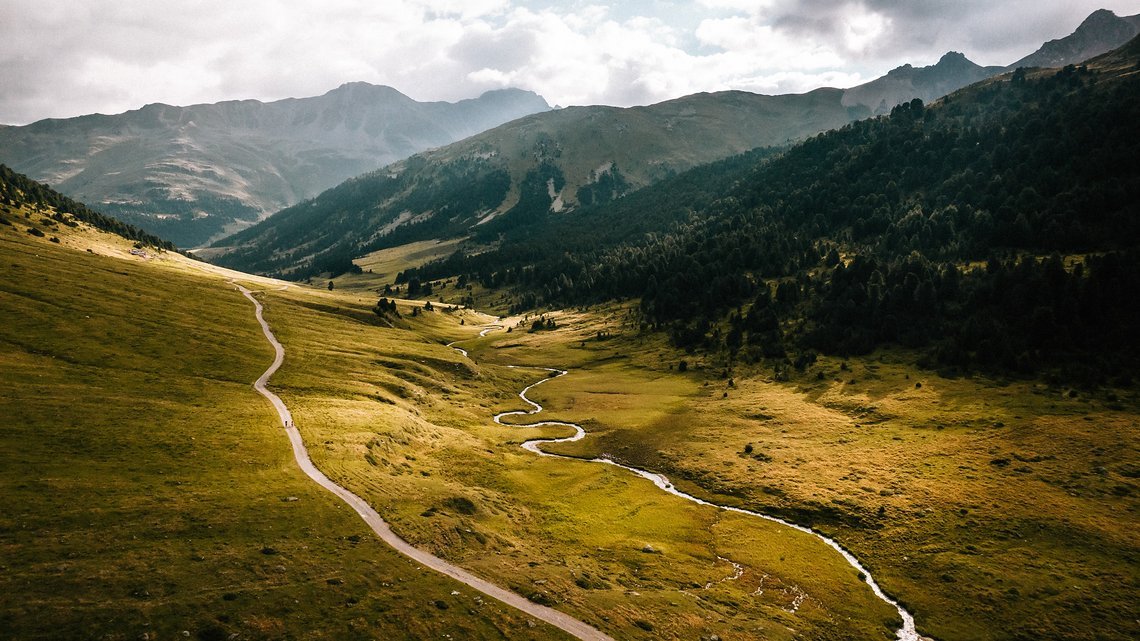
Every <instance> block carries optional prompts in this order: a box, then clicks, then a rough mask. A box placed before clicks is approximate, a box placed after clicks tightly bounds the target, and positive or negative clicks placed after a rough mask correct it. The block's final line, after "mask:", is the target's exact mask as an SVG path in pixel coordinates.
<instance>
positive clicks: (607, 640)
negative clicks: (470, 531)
mask: <svg viewBox="0 0 1140 641" xmlns="http://www.w3.org/2000/svg"><path fill="white" fill-rule="evenodd" d="M235 287H237V288H238V290H240V291H241V293H242V294H244V295H245V297H246V298H248V299H249V300H250V301H252V302H253V306H254V314H255V315H256V316H257V322H258V323H260V324H261V331H262V332H263V333H264V334H265V338H266V339H267V340H268V341H269V343H270V344H271V345H273V350H274V352H275V353H276V356H274V358H273V364H272V365H270V366H269V369H267V370H265V373H264V374H262V375H261V376H260V377H258V379H257V381H256V382H254V384H253V387H254V389H256V390H257V391H258V392H259V393H261V395H262V396H264V397H265V398H267V399H269V402H270V403H272V404H273V408H274V409H276V410H277V415H278V417H279V418H280V419H281V424H282V426H284V427H285V433H286V434H288V436H289V442H290V443H291V444H292V445H293V456H294V458H296V459H297V465H299V466H300V467H301V470H302V471H303V472H304V473H305V474H307V475H308V476H309V478H311V479H313V480H314V481H316V482H317V484H318V485H320V486H321V487H323V488H325V489H326V490H328V491H330V492H332V493H333V494H335V495H337V496H338V497H340V499H341V500H342V501H344V502H345V503H347V504H348V505H349V507H351V508H352V509H353V510H356V513H357V514H359V515H360V518H362V519H364V522H365V523H367V524H368V526H369V527H371V528H372V531H373V532H375V533H376V534H377V536H379V537H380V538H381V539H383V540H384V542H385V543H387V544H388V545H390V546H392V547H393V548H395V550H396V551H397V552H399V553H400V554H403V555H404V556H407V557H408V558H410V559H412V560H414V561H416V562H417V563H419V564H421V565H423V566H424V567H427V568H431V569H432V570H435V571H436V572H439V573H441V574H446V575H447V576H449V577H451V578H453V579H455V580H456V581H459V582H460V583H463V584H464V585H467V586H468V587H470V588H473V589H475V590H478V591H480V592H482V593H483V594H486V595H487V596H489V597H492V598H494V599H497V600H499V601H502V602H503V603H505V604H507V605H509V606H511V607H514V608H516V609H518V610H521V611H522V612H524V613H526V614H528V615H530V616H532V617H534V618H535V619H539V620H541V621H545V622H547V623H549V624H550V625H553V626H555V627H557V628H560V629H561V630H564V631H565V632H567V633H569V634H571V635H573V636H574V637H576V638H578V639H582V640H583V641H613V638H612V637H610V636H608V635H606V634H605V633H603V632H601V631H599V630H598V629H596V628H594V627H593V626H590V625H588V624H586V623H584V622H582V621H579V620H578V619H575V618H574V617H572V616H570V615H568V614H565V613H562V612H559V611H558V610H554V609H552V608H548V607H546V606H542V605H538V604H537V603H532V602H531V601H528V600H527V599H526V598H525V597H523V596H520V595H518V594H515V593H514V592H511V591H509V590H506V589H504V588H501V587H499V586H497V585H495V584H493V583H491V582H489V581H486V580H484V579H481V578H479V577H477V576H475V575H474V574H471V573H470V572H467V571H466V570H464V569H462V568H459V567H457V566H454V565H452V564H450V563H448V562H447V561H444V560H443V559H441V558H439V557H437V556H433V555H431V554H428V553H427V552H424V551H423V550H420V549H418V548H416V547H413V546H412V545H411V544H410V543H408V542H407V541H405V540H403V539H401V538H400V537H398V536H396V534H395V533H394V532H392V529H391V528H390V527H388V524H387V523H386V522H385V521H384V519H383V518H381V517H380V514H379V513H377V512H376V510H374V509H372V506H370V505H368V503H367V502H365V501H364V499H362V498H360V497H359V496H357V495H355V494H353V493H352V492H349V491H348V490H346V489H345V488H343V487H341V486H339V485H337V484H336V483H333V482H332V481H331V480H330V479H329V478H328V477H327V476H325V475H324V473H323V472H321V471H320V470H318V469H317V468H316V466H315V465H313V462H312V460H310V459H309V452H308V450H306V449H305V443H304V441H302V440H301V433H300V432H299V431H297V428H296V426H295V425H294V424H293V415H292V414H290V412H289V408H288V407H286V406H285V403H284V402H283V401H282V400H281V398H280V397H278V396H277V395H276V394H274V393H273V392H271V391H269V390H268V389H266V387H265V384H266V383H267V382H268V381H269V378H270V377H271V376H273V374H274V372H276V371H277V369H278V368H280V367H281V363H282V362H284V360H285V348H284V347H282V345H281V343H280V342H279V341H278V340H277V337H276V336H274V335H273V332H272V331H270V329H269V324H268V323H267V322H265V318H264V316H263V315H262V307H261V302H260V301H258V300H257V299H256V298H254V297H253V292H251V291H250V290H248V289H246V288H245V287H242V286H241V285H237V284H236V283H235Z"/></svg>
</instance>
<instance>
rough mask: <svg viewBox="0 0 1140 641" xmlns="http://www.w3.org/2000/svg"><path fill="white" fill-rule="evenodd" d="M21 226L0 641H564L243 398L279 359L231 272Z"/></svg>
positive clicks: (3, 244) (6, 286) (6, 429)
mask: <svg viewBox="0 0 1140 641" xmlns="http://www.w3.org/2000/svg"><path fill="white" fill-rule="evenodd" d="M33 216H34V217H33V218H28V219H24V218H23V217H20V218H17V219H16V222H17V225H18V227H16V228H13V227H10V226H3V227H0V256H2V259H3V269H0V317H2V318H3V319H4V322H3V323H0V386H2V388H3V390H4V392H3V394H0V415H2V416H3V417H4V423H3V427H2V428H0V469H3V470H4V471H5V473H4V474H3V475H0V547H2V549H3V554H2V555H0V565H2V571H0V593H2V594H3V596H0V629H3V633H2V635H0V636H3V637H4V638H10V639H53V640H54V639H130V640H134V639H142V638H150V639H169V638H176V637H177V638H182V637H183V636H190V637H191V638H198V639H227V638H242V639H337V640H339V639H376V638H384V639H401V638H406V639H424V638H446V637H447V635H450V637H451V638H483V639H503V638H511V639H514V638H531V639H553V638H565V637H564V635H562V634H561V633H560V632H557V631H554V630H552V629H550V628H548V627H547V626H545V625H535V623H534V622H533V621H528V620H527V618H526V617H524V616H522V615H520V614H519V613H518V612H516V611H514V610H512V609H510V608H507V607H505V606H502V605H500V604H498V603H497V602H495V601H492V600H489V599H487V600H484V599H481V598H478V596H477V594H476V593H474V592H473V591H472V590H470V589H467V588H465V587H464V586H461V585H459V584H457V583H455V582H454V581H451V580H449V579H445V578H443V577H441V576H439V575H436V574H434V573H431V572H427V571H425V570H423V569H421V568H419V567H417V566H416V565H415V564H413V563H410V562H409V561H407V560H406V559H405V558H404V557H402V556H399V555H398V554H396V553H395V552H393V551H391V550H390V549H389V548H387V547H386V546H385V545H383V544H382V543H380V542H379V541H378V540H377V539H376V538H375V537H374V536H372V534H371V532H370V531H369V530H368V529H367V527H366V526H365V525H364V524H363V522H362V521H360V519H359V518H358V517H357V516H356V515H355V513H353V512H352V511H351V510H349V509H348V508H347V507H345V506H343V505H341V504H340V503H339V501H338V500H337V499H335V498H334V497H333V496H332V495H331V494H328V493H326V492H325V491H324V490H322V489H320V488H318V487H317V486H316V485H315V484H313V483H312V482H311V481H310V480H309V479H308V478H307V477H305V476H304V475H303V474H302V473H301V472H300V471H299V470H298V469H297V467H296V464H295V462H294V461H293V458H292V453H291V451H290V450H289V447H288V442H287V440H286V438H285V436H284V434H282V433H281V430H280V427H279V426H278V425H277V424H276V418H275V415H274V414H273V413H272V411H271V409H270V407H269V405H268V403H266V402H265V401H264V399H262V398H261V397H260V396H259V395H258V394H256V392H254V390H253V389H252V386H251V383H252V381H253V380H254V379H255V378H256V377H257V376H258V375H259V374H260V373H261V372H262V371H263V370H264V369H265V367H266V366H267V365H268V364H269V362H270V361H271V360H272V351H271V349H270V347H269V345H268V343H266V341H265V339H264V337H263V336H262V335H261V332H260V329H259V328H258V326H257V324H256V322H255V321H254V318H253V308H252V306H251V305H250V304H249V302H248V301H247V300H245V299H244V298H243V297H241V295H240V294H238V292H237V291H236V290H234V289H233V287H232V286H230V285H229V284H228V283H226V282H225V281H224V280H223V279H222V278H220V277H219V276H216V275H209V274H207V273H205V272H202V271H200V270H199V269H198V268H197V267H196V266H192V265H190V264H189V262H188V261H185V260H183V259H181V257H176V256H170V255H156V254H154V253H153V252H152V253H151V255H150V256H149V257H148V258H145V259H144V258H141V257H137V256H132V255H130V253H129V250H130V245H129V244H127V243H126V242H125V241H122V240H121V239H118V238H117V237H113V236H110V235H106V234H102V233H97V232H94V231H92V230H70V229H67V228H63V227H59V226H50V227H49V226H46V225H44V224H43V223H42V222H41V221H40V220H39V218H38V216H35V215H33ZM29 226H41V227H43V228H44V230H45V231H46V232H47V233H46V234H45V236H46V237H45V238H35V237H33V236H31V235H29V234H27V233H26V231H25V229H26V228H27V227H29ZM53 235H54V236H56V237H57V238H60V240H61V242H60V243H58V244H57V243H52V242H49V240H48V238H50V237H51V236H53ZM88 249H90V250H91V252H88V251H87V250H88ZM254 285H255V286H256V285H257V284H254ZM232 635H237V636H236V637H235V636H232Z"/></svg>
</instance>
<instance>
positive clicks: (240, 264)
mask: <svg viewBox="0 0 1140 641" xmlns="http://www.w3.org/2000/svg"><path fill="white" fill-rule="evenodd" d="M842 98H843V92H842V91H841V90H838V89H819V90H816V91H812V92H810V93H806V94H790V95H784V96H763V95H757V94H750V93H745V92H739V91H727V92H720V93H714V94H696V95H692V96H686V97H684V98H679V99H676V100H670V101H667V102H663V103H659V104H656V105H650V106H647V107H633V108H628V109H620V108H616V107H572V108H567V109H560V110H555V111H549V112H544V113H541V114H536V115H533V116H528V117H526V118H520V119H519V120H516V121H514V122H511V123H508V124H506V125H503V126H501V127H498V128H496V129H492V130H490V131H487V132H484V133H482V134H479V135H477V136H473V137H471V138H468V139H466V140H463V141H460V142H458V143H454V144H451V145H448V146H446V147H442V148H440V149H436V150H434V151H430V152H425V153H423V154H419V155H416V156H413V157H411V158H409V159H407V160H405V161H401V162H398V163H395V164H392V165H389V166H388V167H385V168H384V169H381V170H379V171H376V172H373V173H371V174H368V175H365V176H361V177H359V178H356V179H353V180H351V181H349V182H348V183H346V184H344V185H341V186H340V187H337V188H334V189H331V190H329V191H326V192H325V193H323V194H321V195H320V196H318V197H316V198H314V199H312V200H310V201H306V202H304V203H301V204H299V205H296V206H294V207H291V208H289V209H286V210H284V211H282V212H279V213H278V214H275V215H274V216H272V217H271V218H269V219H267V220H265V221H263V222H262V223H260V224H258V225H256V226H254V227H251V228H250V229H247V230H245V231H244V232H241V233H238V234H235V235H234V236H231V237H229V238H227V239H225V240H223V241H220V242H219V243H217V245H216V246H215V247H213V248H211V249H209V250H207V251H206V252H203V254H202V255H203V256H204V257H206V258H207V259H209V260H212V261H214V262H217V263H219V264H222V265H226V266H229V267H235V268H238V269H243V270H246V271H255V272H261V273H267V274H274V275H278V276H284V277H288V278H304V277H305V276H309V275H313V274H317V273H321V272H328V271H332V272H338V271H344V270H345V269H348V267H349V264H350V263H349V259H350V258H355V257H358V256H361V255H363V254H366V253H368V252H371V251H374V250H377V249H382V248H387V247H396V246H399V245H402V244H404V243H408V242H413V241H419V240H428V239H435V238H441V237H446V236H465V235H468V234H471V233H479V234H480V235H481V236H484V237H485V236H487V235H488V234H490V235H492V236H493V235H495V234H497V233H498V232H504V231H508V230H509V229H511V228H513V227H517V226H526V225H529V224H530V223H531V222H533V221H534V220H535V219H548V218H549V219H556V218H560V217H561V218H566V219H567V220H575V219H576V218H577V217H578V216H579V214H580V213H581V211H582V210H583V209H584V208H589V207H597V206H600V205H604V204H605V203H608V202H612V201H614V200H618V199H620V198H621V197H622V196H625V195H626V194H628V193H631V192H633V191H634V190H636V189H638V188H641V187H645V186H647V185H651V184H655V183H658V182H660V181H661V180H664V179H667V178H670V177H673V176H676V175H677V174H678V173H680V172H683V171H686V170H688V169H691V168H693V167H697V166H700V165H704V164H707V163H710V162H715V161H717V160H721V159H724V158H727V157H729V156H733V155H736V154H740V153H744V152H746V151H748V150H750V149H754V148H756V147H761V146H772V145H785V144H788V143H789V142H790V141H793V140H802V139H804V138H806V137H807V136H810V135H813V134H816V133H818V132H820V131H825V130H828V129H832V128H835V127H840V126H842V125H844V124H846V123H848V122H850V121H851V120H853V119H854V118H857V117H863V116H867V115H869V114H870V111H869V110H867V109H866V108H865V107H859V106H850V107H848V106H844V105H843V104H842Z"/></svg>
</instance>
